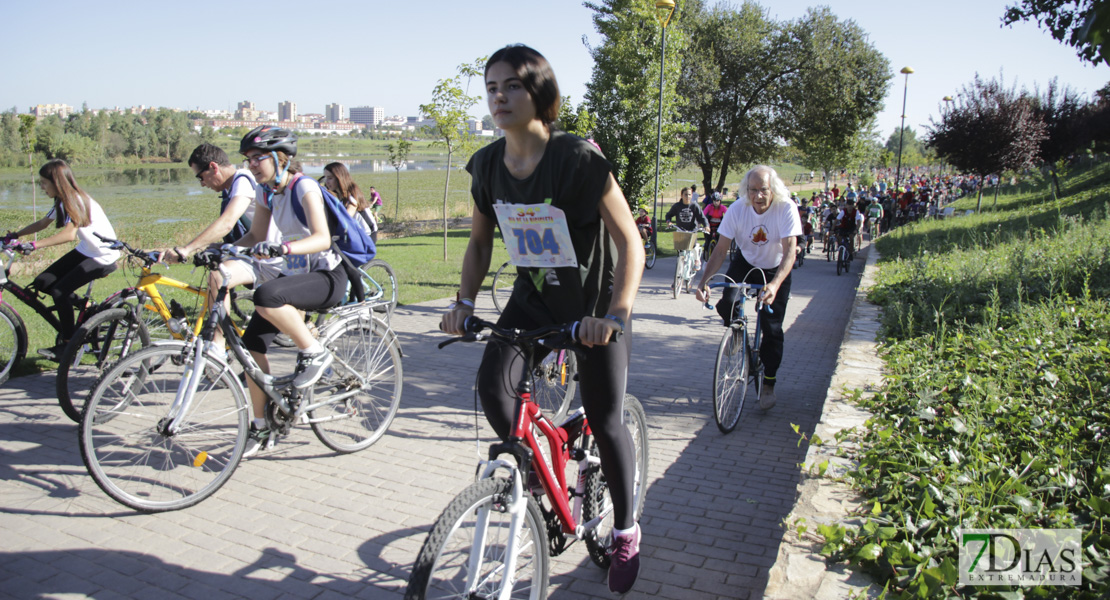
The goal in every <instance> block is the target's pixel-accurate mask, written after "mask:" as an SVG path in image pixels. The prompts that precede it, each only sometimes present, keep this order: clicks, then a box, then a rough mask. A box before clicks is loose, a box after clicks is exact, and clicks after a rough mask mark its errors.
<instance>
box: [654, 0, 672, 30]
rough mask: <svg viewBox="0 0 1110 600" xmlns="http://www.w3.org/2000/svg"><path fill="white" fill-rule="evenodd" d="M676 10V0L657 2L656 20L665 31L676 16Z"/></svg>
mask: <svg viewBox="0 0 1110 600" xmlns="http://www.w3.org/2000/svg"><path fill="white" fill-rule="evenodd" d="M674 9H675V2H674V0H655V18H656V19H657V20H658V21H659V25H660V26H661V27H663V28H664V29H666V27H667V24H668V23H670V22H671V17H672V16H673V15H674Z"/></svg>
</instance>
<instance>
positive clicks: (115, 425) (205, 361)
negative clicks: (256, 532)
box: [80, 245, 403, 512]
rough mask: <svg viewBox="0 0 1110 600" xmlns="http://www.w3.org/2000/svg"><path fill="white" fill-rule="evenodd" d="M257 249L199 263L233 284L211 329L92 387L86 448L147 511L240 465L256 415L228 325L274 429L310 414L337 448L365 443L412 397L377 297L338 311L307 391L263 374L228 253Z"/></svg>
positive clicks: (173, 504) (188, 501)
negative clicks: (240, 318) (236, 296)
mask: <svg viewBox="0 0 1110 600" xmlns="http://www.w3.org/2000/svg"><path fill="white" fill-rule="evenodd" d="M232 258H248V257H247V256H246V254H241V253H240V250H239V249H238V248H235V247H232V246H229V245H225V246H224V247H222V248H219V249H215V250H206V251H204V252H201V253H200V254H198V255H197V257H196V259H195V260H196V263H197V264H198V265H200V266H205V267H207V268H209V269H212V270H217V271H218V272H219V273H220V275H221V276H222V277H223V284H222V285H221V287H220V289H219V295H218V296H217V298H218V300H219V301H218V302H216V303H214V305H213V306H212V307H210V309H209V310H210V316H209V318H208V319H207V321H206V323H205V326H204V329H203V331H202V333H201V335H199V336H196V337H195V338H194V339H193V340H191V341H190V342H181V341H169V342H164V343H160V344H157V345H154V346H151V347H150V348H145V349H143V350H142V351H140V352H136V353H134V354H131V355H130V356H128V357H127V358H125V359H123V360H121V361H120V362H119V363H117V364H116V365H115V366H114V367H113V368H112V369H110V370H109V371H107V372H106V373H105V375H104V377H103V378H102V379H101V380H100V381H99V382H98V383H97V384H96V386H95V387H94V388H93V390H92V392H91V394H90V396H89V400H88V403H87V404H86V406H85V410H84V413H83V415H82V418H81V430H80V442H81V458H82V459H83V460H84V462H85V467H86V468H87V469H88V471H89V474H91V475H92V476H93V479H94V480H95V481H96V483H97V485H99V486H100V488H101V489H102V490H104V492H105V493H107V494H108V495H109V496H111V497H112V498H113V499H114V500H116V501H118V502H120V503H121V504H124V505H126V506H129V507H131V508H134V509H136V510H140V511H143V512H162V511H168V510H177V509H181V508H186V507H189V506H192V505H194V504H197V503H198V502H200V501H202V500H204V499H205V498H207V497H208V496H210V495H212V494H213V493H215V492H216V490H218V489H219V488H220V487H221V486H222V485H223V484H224V483H226V482H227V480H228V479H229V478H230V477H231V475H232V473H234V472H235V469H236V467H237V466H238V465H239V461H240V459H242V457H243V452H244V450H245V449H246V445H247V433H248V431H247V430H248V425H249V423H250V420H251V416H252V415H251V410H250V408H249V406H250V403H249V402H248V401H247V399H248V396H247V391H246V389H245V387H244V385H243V382H241V381H240V380H239V377H238V376H237V375H236V373H235V371H233V370H232V368H231V366H230V364H229V362H228V361H227V360H226V359H224V358H221V357H220V356H218V355H217V354H214V353H212V352H211V351H210V350H209V347H210V342H211V341H212V339H213V338H214V336H215V332H216V327H219V328H220V329H221V330H222V331H223V333H224V336H225V338H226V339H227V342H228V345H229V347H230V350H231V353H230V356H232V357H233V358H234V361H230V362H238V363H239V364H240V365H242V367H243V371H244V374H245V375H246V377H249V378H250V379H251V380H253V381H254V382H255V383H256V384H258V386H259V387H260V388H261V389H262V390H263V392H264V393H265V394H266V397H267V402H266V411H265V415H259V416H260V417H262V416H264V417H265V419H266V423H267V426H268V427H269V429H270V431H271V432H273V433H274V434H275V435H277V436H282V435H285V434H287V433H288V432H289V430H290V428H291V427H292V426H293V425H294V424H297V423H302V424H308V425H309V426H311V427H312V431H313V433H315V434H316V437H318V438H319V439H320V441H321V442H323V443H324V445H326V446H327V447H328V448H331V449H332V450H335V451H336V452H343V453H346V452H354V451H357V450H362V449H364V448H367V447H369V446H370V445H371V444H373V443H374V442H376V441H377V440H378V439H380V438H381V437H382V436H383V435H384V434H385V432H386V430H387V429H388V427H389V425H390V423H391V422H392V421H393V417H394V416H395V415H396V414H397V408H398V406H399V405H400V402H401V384H402V381H403V375H402V371H401V352H400V346H399V344H398V342H397V338H396V335H395V334H394V333H393V330H392V329H390V327H389V325H387V324H386V323H385V322H384V321H382V320H381V319H380V318H379V317H378V316H377V315H376V314H375V313H374V311H373V307H372V306H371V305H369V304H365V303H363V304H354V305H345V306H342V307H340V308H337V309H331V310H329V311H327V313H328V314H329V315H330V318H328V319H327V320H326V322H325V325H324V326H323V328H322V329H321V330H320V332H319V337H320V342H321V344H323V345H324V347H326V348H328V349H329V350H330V351H331V352H332V354H333V355H334V357H335V361H334V363H333V365H332V366H331V367H329V368H328V369H327V370H326V371H325V373H324V375H323V376H322V377H321V378H320V380H319V381H318V382H317V383H316V384H315V385H314V386H313V387H312V388H311V389H309V390H307V391H305V392H304V393H302V392H300V391H298V390H296V389H295V388H294V387H293V386H292V379H293V378H292V376H286V377H280V378H278V377H274V376H272V375H269V374H266V373H263V372H262V369H261V368H260V367H259V366H258V363H256V362H255V361H254V359H253V358H252V357H251V355H250V353H249V352H248V351H247V349H246V347H245V346H244V345H243V342H242V340H241V339H240V338H239V336H238V335H236V333H235V329H234V327H233V325H232V322H231V319H230V318H229V317H228V314H227V311H226V310H225V309H224V303H223V299H224V298H225V297H226V296H227V293H228V281H229V280H228V274H227V272H226V271H225V270H224V269H223V266H222V263H223V262H224V261H225V260H228V259H232Z"/></svg>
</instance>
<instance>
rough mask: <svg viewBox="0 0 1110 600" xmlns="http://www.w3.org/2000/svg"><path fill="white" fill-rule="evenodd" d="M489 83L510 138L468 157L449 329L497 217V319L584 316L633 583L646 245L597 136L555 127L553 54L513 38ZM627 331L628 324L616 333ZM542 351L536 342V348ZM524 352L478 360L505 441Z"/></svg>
mask: <svg viewBox="0 0 1110 600" xmlns="http://www.w3.org/2000/svg"><path fill="white" fill-rule="evenodd" d="M485 82H486V96H487V102H488V104H489V110H490V114H491V115H493V120H494V123H496V124H497V126H498V127H499V128H501V129H502V130H504V132H505V137H504V138H502V139H500V140H497V141H495V142H493V143H491V144H490V145H488V146H486V147H485V148H483V149H481V150H479V151H478V152H477V153H476V154H475V155H474V156H473V157H472V158H471V159H470V163H469V164H468V165H467V171H469V172H470V174H471V177H472V183H471V194H472V195H473V197H474V205H475V206H474V211H473V221H472V224H471V230H470V243H469V245H468V246H467V250H466V255H465V257H464V259H463V269H462V278H461V283H460V285H459V300H458V302H457V303H456V304H455V305H454V306H453V307H452V308H451V309H450V310H449V311H448V312H447V313H446V314H444V315H443V319H442V322H441V324H440V328H441V329H442V330H443V331H445V332H447V333H451V334H456V335H461V334H462V333H463V329H464V328H463V322H464V321H465V319H466V317H469V316H471V315H472V314H473V313H474V298H476V297H477V294H478V290H479V289H480V287H481V285H482V280H483V279H484V278H485V276H486V274H487V273H488V271H489V265H490V254H491V253H492V250H493V235H494V227H495V225H499V226H500V229H501V231H502V234H503V235H504V237H505V241H506V246H507V247H508V249H509V251H510V258H511V259H512V261H513V264H515V265H517V280H516V284H515V286H514V287H513V293H512V296H511V297H510V299H509V303H508V305H507V306H506V307H505V310H504V312H502V314H501V317H500V318H499V319H498V322H497V324H498V326H500V327H504V328H518V329H524V330H530V329H536V328H538V327H541V326H544V325H553V324H559V323H567V322H572V321H581V325H580V330H579V331H580V337H581V340H582V344H583V345H584V346H585V347H586V348H585V350H584V353H583V354H584V358H583V360H582V361H581V363H580V366H579V373H580V382H579V386H580V389H581V390H582V405H583V407H584V408H585V409H586V416H587V418H588V419H589V422H590V424H591V427H592V429H593V433H594V436H595V441H596V443H597V446H598V454H599V456H600V459H601V468H602V471H603V472H604V474H605V476H606V479H607V480H608V484H609V491H610V495H611V497H612V499H613V515H614V528H615V529H614V536H613V537H614V540H613V543H612V545H611V546H610V556H611V566H610V568H609V588H610V589H611V590H613V591H616V592H620V593H623V592H626V591H628V590H629V589H631V587H632V585H633V584H634V583H635V581H636V576H637V574H638V572H639V542H640V531H639V527H638V526H637V525H636V523H635V520H634V519H635V510H634V502H635V498H634V481H633V480H634V456H635V449H634V447H633V442H632V438H631V435H630V434H629V432H628V429H627V428H626V427H625V426H624V425H623V423H622V421H621V415H622V404H623V402H624V395H625V384H626V380H627V375H628V363H629V358H630V342H631V335H630V334H631V325H632V323H631V315H632V303H633V300H634V299H635V296H636V290H637V288H638V287H639V283H640V276H641V273H642V272H643V269H644V248H643V244H642V242H641V240H640V235H639V232H638V231H637V227H636V222H635V220H634V219H633V217H632V212H631V211H630V210H629V207H628V202H627V201H626V200H625V197H624V194H623V193H622V192H621V190H620V187H618V186H617V183H616V180H615V179H614V177H613V173H612V166H611V165H610V164H609V162H608V161H607V160H605V157H604V156H602V154H601V152H600V151H598V149H597V148H596V147H595V146H593V145H592V144H590V143H589V142H588V141H586V140H584V139H582V138H579V137H577V136H574V135H571V134H568V133H564V132H561V131H557V130H555V128H554V122H555V120H556V119H557V118H558V116H559V103H560V96H559V87H558V83H556V80H555V74H554V72H553V71H552V70H551V65H550V64H549V63H548V62H547V59H545V58H544V57H543V56H542V55H540V54H539V53H538V52H536V51H535V50H533V49H531V48H529V47H527V46H519V45H518V46H507V47H505V48H502V49H501V50H498V51H497V52H495V53H494V54H493V56H492V57H490V59H489V61H488V62H487V63H486V70H485ZM540 213H543V214H544V215H546V216H545V218H548V217H549V218H550V221H544V222H543V223H544V224H542V225H536V226H535V228H532V229H527V230H525V229H524V228H522V227H518V226H517V225H518V224H520V223H521V221H522V220H523V219H524V218H525V216H526V215H532V214H540ZM514 223H515V224H514ZM514 233H516V235H514ZM526 241H527V242H528V243H526ZM532 242H535V243H532ZM556 249H557V250H558V256H556V253H555V252H554V251H555V250H556ZM544 261H551V262H550V263H545V262H544ZM542 264H552V265H553V266H551V267H544V266H539V265H542ZM621 331H623V332H624V333H625V335H623V336H619V337H617V336H616V334H617V333H619V332H621ZM542 354H543V351H542V350H537V353H536V359H537V360H539V359H540V358H542ZM521 363H522V361H521V360H520V359H519V358H518V354H517V352H514V351H513V350H512V348H511V346H508V345H506V344H505V343H499V342H497V341H492V340H491V342H490V343H489V344H488V345H487V346H486V349H485V353H484V354H483V356H482V364H481V366H480V367H479V370H478V395H479V397H480V399H481V401H482V408H483V409H484V411H485V413H486V418H487V419H488V420H489V422H490V425H492V426H493V429H494V431H496V432H497V435H498V436H499V437H500V438H501V439H503V440H504V439H506V437H507V436H508V435H509V434H510V432H511V430H512V417H513V409H514V407H515V405H516V398H515V395H514V393H513V391H514V389H515V387H516V383H517V381H518V380H519V379H520V376H521V373H522V371H523V370H524V369H526V368H529V366H526V365H524V364H521Z"/></svg>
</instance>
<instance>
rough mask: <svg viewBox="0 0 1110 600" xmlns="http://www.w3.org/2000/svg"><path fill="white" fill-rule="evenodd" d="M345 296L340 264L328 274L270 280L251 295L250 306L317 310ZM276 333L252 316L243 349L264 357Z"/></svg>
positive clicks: (321, 272) (271, 324)
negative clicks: (251, 301)
mask: <svg viewBox="0 0 1110 600" xmlns="http://www.w3.org/2000/svg"><path fill="white" fill-rule="evenodd" d="M346 293H347V271H346V270H345V269H344V268H343V264H342V263H340V264H339V265H338V266H337V267H335V268H334V269H332V270H331V271H312V272H311V273H304V274H301V275H288V276H286V275H282V276H280V277H278V278H277V279H271V280H270V281H267V282H266V283H263V284H262V285H260V286H258V288H257V289H256V290H255V291H254V305H255V306H261V307H263V308H278V307H279V306H285V305H287V304H288V305H290V306H294V307H296V308H299V309H301V310H318V309H323V308H331V307H333V306H335V305H336V304H339V303H340V302H342V301H343V296H344V294H346ZM278 333H279V331H278V328H277V327H274V324H273V323H271V322H269V321H267V320H266V319H264V318H263V317H262V315H260V314H258V313H257V312H256V313H254V315H252V316H251V321H250V323H248V324H247V329H246V331H244V332H243V345H244V346H246V347H247V350H250V351H252V352H258V353H259V354H266V350H267V348H269V347H270V343H271V342H273V341H274V338H275V337H277V335H278Z"/></svg>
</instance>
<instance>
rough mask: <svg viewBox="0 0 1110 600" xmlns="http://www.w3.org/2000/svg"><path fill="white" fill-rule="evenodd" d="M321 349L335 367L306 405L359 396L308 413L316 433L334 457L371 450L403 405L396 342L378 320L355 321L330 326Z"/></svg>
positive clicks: (347, 320) (324, 376) (351, 319)
mask: <svg viewBox="0 0 1110 600" xmlns="http://www.w3.org/2000/svg"><path fill="white" fill-rule="evenodd" d="M321 343H322V344H323V345H324V347H325V348H327V349H328V350H330V351H331V353H332V355H333V356H334V357H335V362H333V363H332V365H331V366H330V367H328V369H327V370H326V371H325V372H324V375H323V376H322V377H321V378H320V380H319V381H318V382H316V385H315V386H313V388H312V396H311V397H310V398H308V402H310V403H311V405H316V404H318V403H320V402H328V397H329V396H332V395H337V394H344V393H348V392H351V391H353V390H355V389H359V390H360V391H359V393H357V394H355V395H353V396H350V397H348V398H343V399H339V400H335V401H334V402H328V403H327V404H324V405H323V406H319V407H317V408H313V409H312V410H309V411H308V413H307V414H308V422H309V424H310V425H311V426H312V432H313V433H315V434H316V437H317V438H319V440H320V441H321V442H322V443H323V444H324V445H325V446H327V447H328V448H331V449H332V450H335V451H336V452H341V453H349V452H356V451H358V450H362V449H364V448H368V447H370V446H371V445H372V444H373V443H374V442H376V441H378V440H379V439H381V437H382V436H383V435H385V432H386V431H387V430H388V429H389V425H390V423H392V422H393V418H394V417H395V416H397V408H398V407H399V406H400V405H401V387H402V384H403V383H404V375H403V373H402V370H401V352H400V348H399V345H398V343H397V341H396V337H395V336H394V334H393V331H392V330H391V329H389V327H388V326H387V325H386V324H385V323H383V322H382V321H380V320H377V319H369V318H366V317H365V316H353V317H349V318H346V319H344V320H342V321H338V322H336V323H334V324H332V325H331V326H330V327H329V328H328V330H327V331H326V332H325V336H324V339H323V340H322V341H321ZM351 370H356V371H357V373H352V372H351Z"/></svg>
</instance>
